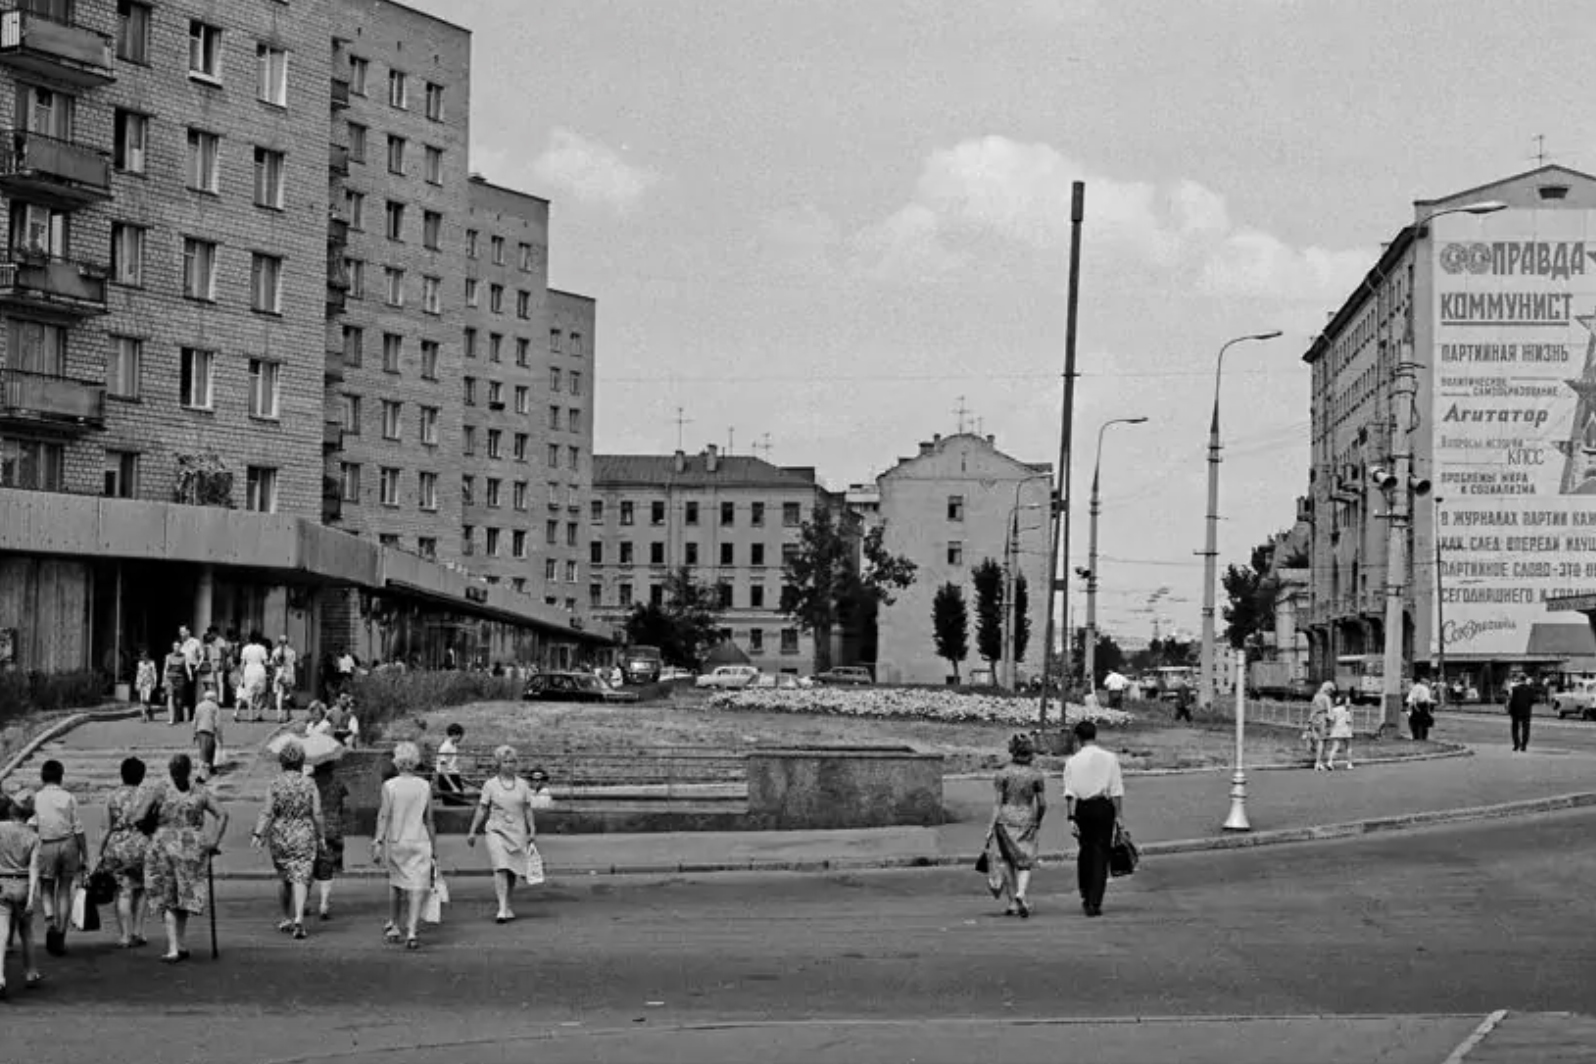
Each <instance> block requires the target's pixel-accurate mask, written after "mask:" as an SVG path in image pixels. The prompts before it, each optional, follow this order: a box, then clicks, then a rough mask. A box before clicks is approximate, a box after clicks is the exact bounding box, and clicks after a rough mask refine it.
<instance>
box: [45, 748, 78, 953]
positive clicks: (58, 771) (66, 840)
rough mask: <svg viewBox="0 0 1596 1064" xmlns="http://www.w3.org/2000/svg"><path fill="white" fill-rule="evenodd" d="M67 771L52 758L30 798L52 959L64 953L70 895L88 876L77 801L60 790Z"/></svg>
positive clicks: (47, 942)
mask: <svg viewBox="0 0 1596 1064" xmlns="http://www.w3.org/2000/svg"><path fill="white" fill-rule="evenodd" d="M65 779H66V770H65V769H64V768H62V766H61V762H59V761H56V760H54V759H53V758H52V759H51V760H49V761H46V762H45V763H44V764H43V766H41V767H40V770H39V780H40V783H41V786H40V787H39V790H38V791H37V793H35V794H34V796H33V816H34V823H35V825H36V826H37V828H38V832H39V882H40V887H41V888H42V890H43V891H44V894H43V897H44V919H45V924H46V930H45V933H44V949H45V952H46V953H49V954H50V955H51V956H53V957H59V956H60V955H61V954H63V953H65V952H66V932H67V928H68V927H69V926H70V925H71V923H72V891H73V889H74V888H75V887H77V885H78V882H79V880H81V879H82V878H83V876H84V875H86V874H87V870H88V861H89V843H88V837H87V835H85V834H84V831H83V818H82V817H81V815H80V814H79V812H78V800H77V798H76V797H74V796H73V795H72V793H71V792H70V791H68V790H66V789H65V788H63V787H62V786H61V784H62V782H63V781H64V780H65Z"/></svg>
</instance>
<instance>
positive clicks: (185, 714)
mask: <svg viewBox="0 0 1596 1064" xmlns="http://www.w3.org/2000/svg"><path fill="white" fill-rule="evenodd" d="M197 705H199V676H198V675H197V674H196V675H194V676H189V675H187V674H186V673H185V674H184V676H183V699H182V701H180V702H179V703H178V706H179V708H180V709H182V713H180V714H179V715H178V719H179V720H193V719H194V707H195V706H197Z"/></svg>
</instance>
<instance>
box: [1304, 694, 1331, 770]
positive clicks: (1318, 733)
mask: <svg viewBox="0 0 1596 1064" xmlns="http://www.w3.org/2000/svg"><path fill="white" fill-rule="evenodd" d="M1335 696H1336V685H1335V683H1334V682H1333V681H1331V680H1326V681H1325V682H1324V683H1322V684H1320V685H1319V693H1318V694H1316V695H1314V696H1313V707H1312V708H1311V709H1309V710H1308V730H1307V731H1305V732H1303V738H1304V739H1305V740H1306V741H1307V742H1308V743H1309V744H1311V745H1312V746H1313V770H1314V771H1315V772H1323V771H1325V767H1324V742H1325V739H1327V738H1328V737H1329V734H1330V711H1331V710H1333V709H1335Z"/></svg>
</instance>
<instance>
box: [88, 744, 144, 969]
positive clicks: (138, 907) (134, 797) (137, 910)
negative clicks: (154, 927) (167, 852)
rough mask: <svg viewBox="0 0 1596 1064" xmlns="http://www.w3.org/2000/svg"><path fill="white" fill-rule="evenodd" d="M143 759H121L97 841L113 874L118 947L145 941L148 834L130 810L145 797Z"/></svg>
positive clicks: (103, 865)
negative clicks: (119, 781)
mask: <svg viewBox="0 0 1596 1064" xmlns="http://www.w3.org/2000/svg"><path fill="white" fill-rule="evenodd" d="M145 772H146V767H145V764H144V762H143V761H140V760H139V759H138V758H136V757H130V758H127V759H125V760H124V761H123V762H122V786H120V787H118V788H116V789H115V790H114V791H112V792H111V793H110V794H109V795H108V796H107V797H106V799H105V816H106V822H105V837H104V838H103V839H101V841H100V862H99V867H100V868H102V869H104V870H105V871H107V872H109V873H111V875H112V876H114V877H115V878H116V925H117V928H118V929H119V930H120V932H121V933H120V934H119V935H118V937H117V941H116V944H117V946H118V947H120V948H121V949H129V948H131V947H134V946H142V945H144V943H145V941H146V939H145V938H144V916H145V913H146V911H147V910H146V909H145V907H144V904H143V902H144V859H145V856H146V853H147V852H148V850H149V847H150V837H149V836H148V835H146V834H144V832H143V831H141V830H140V829H139V825H138V822H137V821H136V820H134V819H133V814H134V813H135V812H137V810H138V807H139V806H140V804H142V802H143V799H144V789H143V784H144V773H145Z"/></svg>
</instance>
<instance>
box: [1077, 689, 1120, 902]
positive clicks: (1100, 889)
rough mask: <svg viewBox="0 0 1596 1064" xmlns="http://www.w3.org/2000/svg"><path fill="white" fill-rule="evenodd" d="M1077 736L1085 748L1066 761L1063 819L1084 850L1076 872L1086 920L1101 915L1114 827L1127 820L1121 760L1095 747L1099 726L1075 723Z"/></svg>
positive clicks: (1079, 855)
mask: <svg viewBox="0 0 1596 1064" xmlns="http://www.w3.org/2000/svg"><path fill="white" fill-rule="evenodd" d="M1075 738H1076V739H1077V740H1078V741H1079V742H1080V744H1081V749H1080V752H1079V753H1077V754H1075V755H1074V756H1073V757H1071V758H1070V759H1069V760H1068V761H1066V762H1064V815H1065V816H1066V817H1067V818H1068V819H1069V822H1070V834H1072V835H1074V836H1075V839H1076V842H1077V844H1078V845H1079V847H1080V850H1079V852H1078V853H1077V855H1076V858H1075V871H1076V879H1077V882H1078V883H1079V886H1080V891H1081V909H1082V910H1083V911H1084V912H1085V913H1086V915H1087V916H1102V915H1103V894H1104V892H1105V891H1106V890H1107V889H1108V852H1109V849H1110V848H1111V847H1112V846H1113V845H1114V828H1115V827H1116V826H1117V825H1118V824H1120V823H1121V821H1122V819H1123V817H1124V811H1125V809H1124V806H1125V783H1124V781H1123V780H1122V779H1121V777H1120V770H1119V758H1117V757H1115V756H1114V755H1113V754H1112V753H1110V752H1109V751H1107V750H1104V749H1103V748H1102V747H1101V746H1098V745H1097V725H1096V724H1094V723H1093V722H1092V721H1090V720H1083V721H1081V722H1080V723H1079V724H1077V725H1075Z"/></svg>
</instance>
